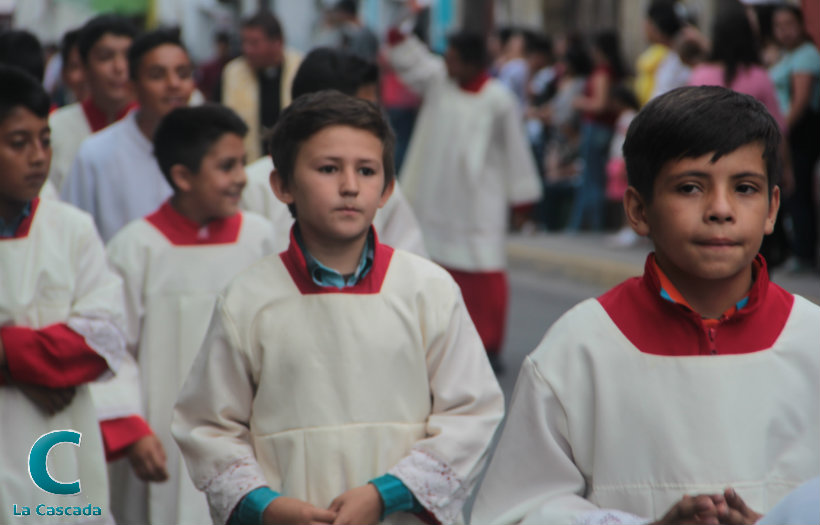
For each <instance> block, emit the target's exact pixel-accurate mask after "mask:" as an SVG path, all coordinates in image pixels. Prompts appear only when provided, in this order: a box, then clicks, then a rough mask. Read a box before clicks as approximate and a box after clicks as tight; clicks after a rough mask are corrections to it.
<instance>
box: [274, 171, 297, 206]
mask: <svg viewBox="0 0 820 525" xmlns="http://www.w3.org/2000/svg"><path fill="white" fill-rule="evenodd" d="M270 187H271V189H272V190H273V194H274V195H276V198H277V199H279V200H280V201H282V202H284V203H285V204H293V194H291V192H290V189H289V188H288V186H287V184H285V178H284V177H283V176H282V174H281V173H279V170H277V169H276V168H273V171H271V172H270Z"/></svg>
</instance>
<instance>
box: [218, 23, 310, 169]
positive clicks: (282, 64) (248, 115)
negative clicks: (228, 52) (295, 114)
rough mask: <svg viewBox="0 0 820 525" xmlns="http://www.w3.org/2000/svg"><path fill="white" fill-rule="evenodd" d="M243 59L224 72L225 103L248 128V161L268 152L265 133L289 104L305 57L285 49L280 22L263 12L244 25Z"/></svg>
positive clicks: (223, 93) (234, 61)
mask: <svg viewBox="0 0 820 525" xmlns="http://www.w3.org/2000/svg"><path fill="white" fill-rule="evenodd" d="M240 36H241V40H242V55H241V56H239V57H237V58H235V59H233V60H231V61H230V62H228V64H227V65H226V66H225V69H224V70H223V71H222V103H223V104H225V105H226V106H228V107H229V108H231V109H233V110H234V111H236V113H237V114H238V115H239V116H240V117H241V118H242V120H244V121H245V123H246V124H247V125H248V134H247V135H246V136H245V153H246V154H247V156H248V161H249V162H253V161H254V160H256V159H258V158H259V157H261V156H262V155H263V153H264V151H265V146H264V135H265V132H266V130H268V129H270V128H272V127H273V125H274V124H276V120H277V119H278V118H279V113H280V112H281V111H282V109H284V108H285V106H287V105H288V104H290V100H291V98H290V86H291V83H292V82H293V76H294V75H295V74H296V70H297V69H298V68H299V63H300V62H301V60H302V57H301V55H300V54H299V53H297V52H295V51H291V50H289V49H286V48H285V35H284V33H283V32H282V26H281V24H280V23H279V19H278V18H276V16H274V15H273V14H272V13H269V12H267V11H261V12H259V13H257V14H255V15H253V16H251V17H250V18H246V19H245V20H244V21H243V22H242V29H241V33H240Z"/></svg>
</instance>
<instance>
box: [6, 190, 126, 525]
mask: <svg viewBox="0 0 820 525" xmlns="http://www.w3.org/2000/svg"><path fill="white" fill-rule="evenodd" d="M122 321H123V298H122V281H121V280H120V278H119V277H118V276H117V275H116V274H114V273H113V272H111V271H110V270H109V269H108V265H107V262H106V259H105V252H104V250H103V245H102V243H101V242H100V238H99V236H98V235H97V232H96V231H95V229H94V224H93V223H92V221H91V218H90V217H89V216H88V215H87V214H86V213H83V212H81V211H79V210H77V209H75V208H73V207H71V206H68V205H67V204H64V203H61V202H59V201H56V200H41V201H40V202H39V205H38V206H37V208H36V209H35V212H34V216H33V219H32V223H31V228H30V230H29V232H28V235H27V236H25V237H19V238H9V239H2V240H0V326H3V325H10V326H27V327H30V328H34V329H39V328H44V327H46V326H49V325H52V324H54V323H66V324H67V325H68V326H69V328H71V329H72V330H74V331H75V332H77V333H79V334H80V335H82V336H83V337H84V338H85V340H86V343H87V344H88V346H90V347H91V348H92V349H93V350H94V351H96V352H97V353H99V354H100V355H101V356H102V357H103V358H105V359H106V361H107V362H108V366H109V368H110V369H111V370H117V369H118V368H119V364H120V362H121V361H122V359H123V356H124V352H125V348H124V344H123V343H124V342H123V337H122V331H121V328H120V327H121V325H122ZM107 375H108V376H110V373H109V374H107ZM0 421H2V432H0V523H45V522H47V521H48V522H53V523H104V522H111V518H110V514H109V508H108V483H107V480H106V474H105V459H104V456H105V454H104V452H103V446H102V440H101V437H100V430H99V426H98V423H97V418H96V415H95V412H94V405H93V404H92V401H91V396H90V394H89V389H88V386H87V385H80V386H78V387H76V394H75V396H74V399H73V400H72V401H71V403H70V404H69V405H68V406H67V407H66V408H65V409H64V410H62V411H60V412H58V413H57V414H55V415H53V416H48V415H46V414H44V413H43V412H42V411H41V410H40V409H39V408H38V407H37V406H35V405H34V404H33V403H32V402H31V401H30V400H29V399H28V398H27V397H25V395H24V394H23V393H22V392H21V391H20V390H19V389H18V388H16V387H10V386H0ZM60 429H73V430H76V431H78V432H81V433H82V438H81V441H80V446H72V445H59V446H57V447H55V448H54V449H53V451H52V452H51V454H50V455H49V461H48V469H49V472H50V473H51V475H52V477H53V478H54V479H56V480H58V481H60V482H64V483H71V482H73V481H74V480H78V479H79V480H80V488H81V492H80V493H79V494H77V495H75V496H58V495H53V494H50V493H47V492H45V491H43V490H41V489H39V488H38V487H37V486H35V485H34V483H33V482H32V480H31V478H30V477H29V471H28V465H27V460H28V454H29V451H30V450H31V447H32V445H34V442H35V441H36V440H37V438H39V437H40V436H41V435H43V434H45V433H47V432H51V431H53V430H60ZM41 503H42V504H45V505H46V506H66V505H68V506H80V507H85V506H87V505H88V504H91V505H92V506H97V507H100V508H101V509H102V516H97V517H93V516H92V517H88V516H78V517H74V516H64V517H62V519H60V518H58V517H56V516H51V517H45V516H38V515H37V514H36V505H38V504H41ZM15 504H16V505H17V506H18V508H22V506H28V507H29V508H30V509H31V513H32V514H31V516H29V517H26V518H24V517H20V516H13V505H15Z"/></svg>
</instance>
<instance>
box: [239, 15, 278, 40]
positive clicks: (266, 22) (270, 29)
mask: <svg viewBox="0 0 820 525" xmlns="http://www.w3.org/2000/svg"><path fill="white" fill-rule="evenodd" d="M246 27H255V28H257V29H261V30H262V32H263V33H265V35H266V36H267V37H268V38H270V39H271V40H284V39H285V34H284V33H283V32H282V24H281V23H280V22H279V19H278V18H276V15H274V14H273V13H271V12H269V11H259V12H258V13H256V14H255V15H252V16H250V17H248V18H246V19H244V20H243V21H242V28H243V29H244V28H246Z"/></svg>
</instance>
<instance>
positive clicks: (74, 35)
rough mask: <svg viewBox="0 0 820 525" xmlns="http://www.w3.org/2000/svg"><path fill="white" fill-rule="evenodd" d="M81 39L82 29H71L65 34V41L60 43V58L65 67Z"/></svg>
mask: <svg viewBox="0 0 820 525" xmlns="http://www.w3.org/2000/svg"><path fill="white" fill-rule="evenodd" d="M79 39H80V28H77V29H70V30H68V31H66V32H65V33H64V34H63V39H62V41H61V42H60V58H61V59H62V60H63V67H65V64H67V63H68V57H69V56H70V55H71V50H72V49H74V47H75V46H76V45H77V43H78V41H79Z"/></svg>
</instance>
